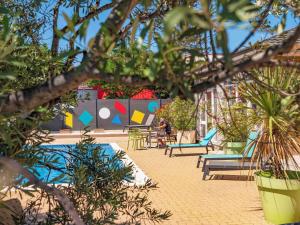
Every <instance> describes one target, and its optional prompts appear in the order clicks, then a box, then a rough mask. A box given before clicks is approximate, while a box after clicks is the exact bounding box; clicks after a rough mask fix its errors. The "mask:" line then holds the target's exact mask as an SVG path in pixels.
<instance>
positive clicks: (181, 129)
mask: <svg viewBox="0 0 300 225" xmlns="http://www.w3.org/2000/svg"><path fill="white" fill-rule="evenodd" d="M195 113H196V105H195V103H194V102H193V101H191V100H183V99H180V98H179V97H176V98H175V99H174V100H173V101H172V102H171V103H169V104H167V105H165V106H164V107H162V109H160V110H159V111H158V112H157V113H156V116H157V118H158V119H159V118H164V119H166V120H167V121H168V122H169V123H170V124H171V126H172V129H175V130H176V131H177V141H178V142H180V143H195V141H196V116H195V115H194V114H195Z"/></svg>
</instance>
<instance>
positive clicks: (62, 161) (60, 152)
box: [35, 143, 148, 185]
mask: <svg viewBox="0 0 300 225" xmlns="http://www.w3.org/2000/svg"><path fill="white" fill-rule="evenodd" d="M92 146H93V147H101V149H102V151H101V156H99V157H102V159H103V160H104V161H105V160H106V159H107V160H109V159H111V158H112V157H114V156H115V155H116V152H119V151H121V152H124V150H123V149H121V148H120V147H119V146H118V145H117V144H116V143H109V144H93V145H92ZM41 148H44V149H47V150H49V153H47V154H48V156H49V157H52V158H55V163H53V165H54V166H55V167H56V168H59V170H55V169H49V168H46V167H35V171H36V172H37V173H36V176H38V177H39V179H41V180H43V181H44V182H49V181H51V180H55V181H54V182H51V183H54V184H63V183H69V180H68V178H67V177H66V176H62V175H63V173H65V172H66V165H67V164H68V163H70V162H69V160H68V157H69V156H68V152H72V151H73V150H75V148H76V145H75V144H60V145H56V144H55V145H42V146H41ZM51 150H52V151H51ZM47 154H46V155H47ZM88 154H89V153H88ZM129 164H131V165H133V174H132V175H133V178H132V179H131V180H130V182H128V181H124V182H125V183H126V184H128V185H144V184H145V183H146V181H147V180H148V177H147V176H146V175H145V174H144V172H143V171H142V170H141V169H140V168H139V167H138V166H137V165H136V164H135V163H134V162H133V160H132V159H131V158H130V157H129V156H128V155H127V154H125V155H124V157H123V159H122V160H120V161H118V162H117V163H116V164H115V165H114V166H124V165H129ZM59 177H61V178H60V179H55V178H59Z"/></svg>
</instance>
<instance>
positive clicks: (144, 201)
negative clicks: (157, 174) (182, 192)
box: [21, 135, 171, 225]
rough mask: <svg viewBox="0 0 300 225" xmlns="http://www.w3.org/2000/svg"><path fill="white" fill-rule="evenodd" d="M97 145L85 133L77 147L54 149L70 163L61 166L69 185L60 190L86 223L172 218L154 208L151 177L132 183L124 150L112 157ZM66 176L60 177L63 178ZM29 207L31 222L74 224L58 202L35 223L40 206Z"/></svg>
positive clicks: (133, 221) (32, 205)
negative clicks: (41, 220)
mask: <svg viewBox="0 0 300 225" xmlns="http://www.w3.org/2000/svg"><path fill="white" fill-rule="evenodd" d="M94 144H96V142H95V140H94V139H93V138H91V137H89V136H87V135H84V136H83V138H82V140H81V141H80V142H79V143H78V144H76V148H72V149H69V150H67V151H66V152H63V151H62V150H53V149H52V153H56V154H61V155H63V156H64V157H65V160H66V162H67V164H66V165H60V169H61V170H63V171H65V173H64V174H63V176H64V177H65V179H67V180H68V181H69V185H67V186H59V189H61V190H62V191H63V192H64V193H65V194H66V195H67V196H68V197H69V198H70V200H71V201H72V202H73V203H74V205H75V207H76V208H77V209H78V212H79V213H80V215H81V218H82V219H83V220H84V222H85V224H95V225H96V224H116V223H120V222H121V223H123V224H144V223H145V222H146V221H148V222H149V221H151V222H161V221H162V220H165V219H167V218H169V217H170V215H171V214H170V212H169V211H160V210H156V209H153V208H152V206H151V202H150V201H149V200H148V192H149V191H151V190H154V189H156V188H157V186H156V184H154V183H152V182H151V181H150V180H148V181H147V182H146V184H145V185H143V186H136V185H130V182H131V181H132V176H133V170H132V165H131V164H130V165H128V166H125V165H122V164H121V162H120V160H122V159H123V157H124V154H125V153H124V152H119V153H117V154H116V155H114V156H113V157H109V156H107V155H105V151H103V149H102V148H101V147H100V146H97V145H94ZM53 151H54V152H53ZM64 166H65V168H64ZM64 177H58V178H57V179H61V180H63V179H64ZM125 181H127V182H129V183H127V182H125ZM41 198H43V196H42V195H41ZM44 200H45V201H47V200H46V199H44ZM48 203H49V202H48ZM29 206H30V207H29V208H27V209H26V210H25V211H26V213H27V215H30V216H24V219H25V218H27V219H28V218H29V219H31V220H32V221H28V222H31V223H30V224H48V225H50V224H53V225H54V224H58V223H59V224H69V223H71V221H70V218H69V217H68V215H67V213H66V212H64V210H63V209H62V207H61V206H60V205H59V204H57V203H52V204H51V205H50V208H49V210H48V211H47V214H46V215H45V216H46V218H44V220H43V222H39V223H37V222H36V218H37V217H38V216H39V213H40V209H39V206H38V205H35V204H29ZM21 222H22V221H21Z"/></svg>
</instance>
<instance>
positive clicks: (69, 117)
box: [65, 112, 73, 128]
mask: <svg viewBox="0 0 300 225" xmlns="http://www.w3.org/2000/svg"><path fill="white" fill-rule="evenodd" d="M65 115H66V118H65V124H66V125H67V126H68V127H71V128H72V127H73V114H72V113H69V112H66V113H65Z"/></svg>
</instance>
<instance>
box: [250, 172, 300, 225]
mask: <svg viewBox="0 0 300 225" xmlns="http://www.w3.org/2000/svg"><path fill="white" fill-rule="evenodd" d="M255 178H256V183H257V186H258V191H259V195H260V198H261V201H262V206H263V211H264V215H265V219H266V220H267V221H268V222H270V223H272V224H286V223H297V222H300V181H299V180H296V179H289V180H283V179H276V178H268V177H263V176H260V175H257V174H256V175H255Z"/></svg>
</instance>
